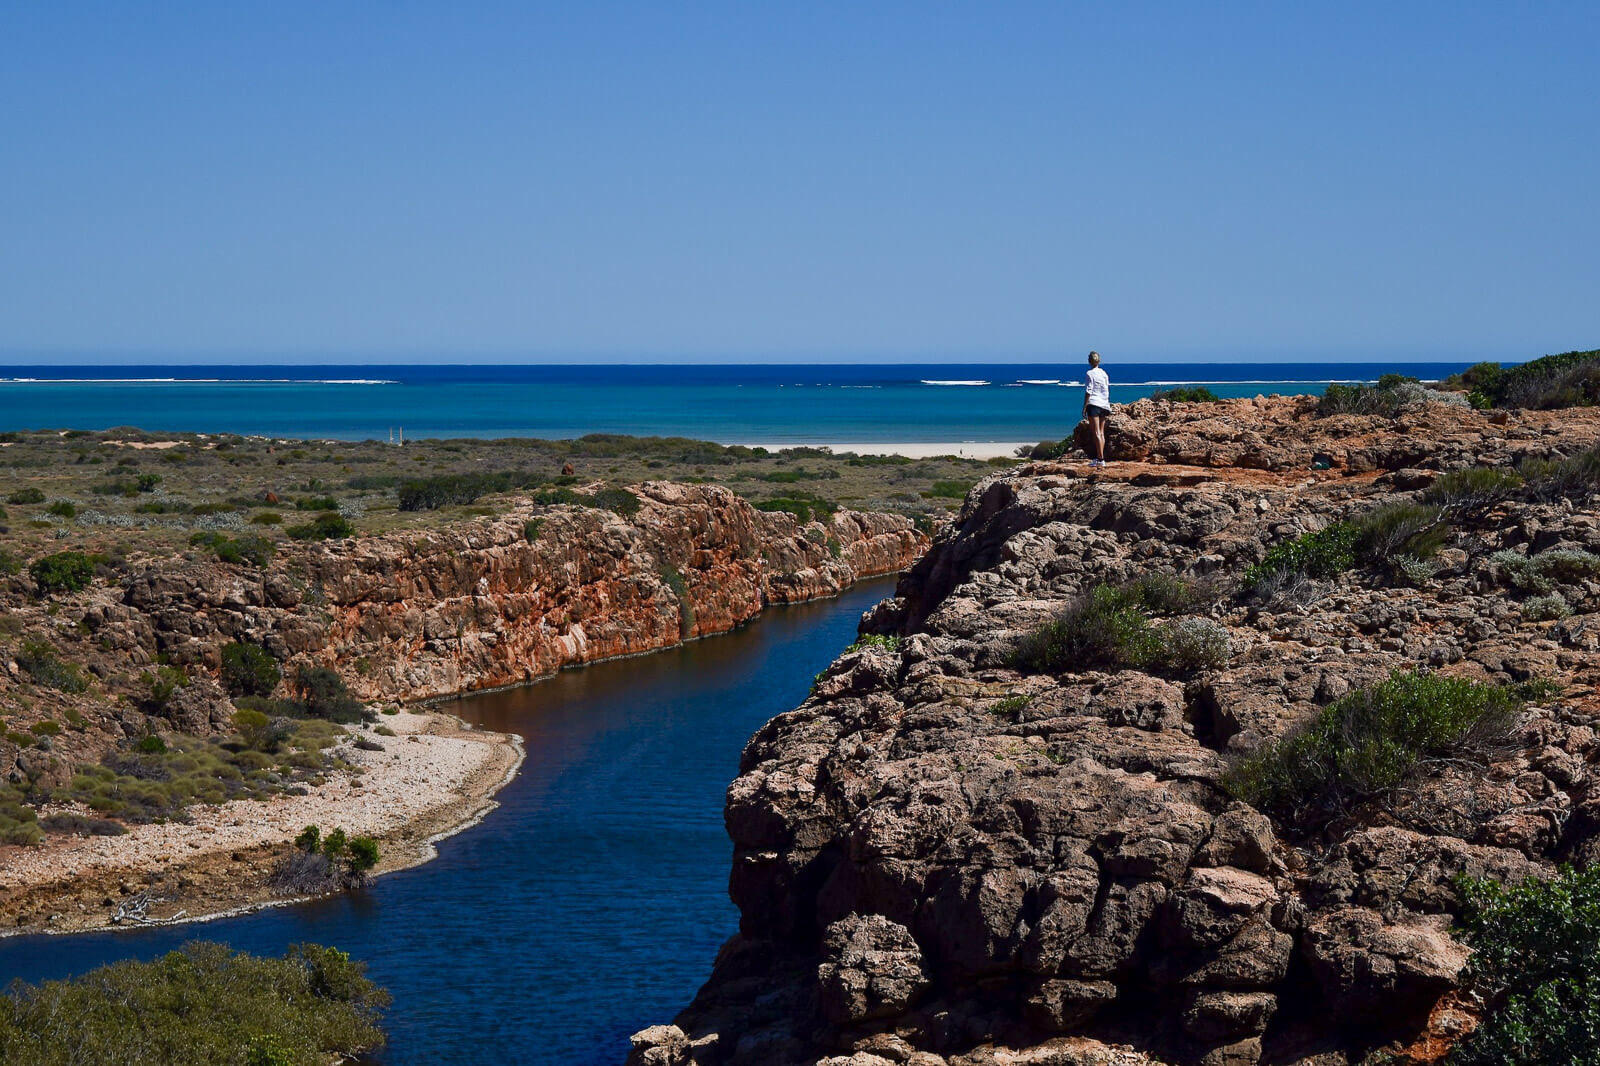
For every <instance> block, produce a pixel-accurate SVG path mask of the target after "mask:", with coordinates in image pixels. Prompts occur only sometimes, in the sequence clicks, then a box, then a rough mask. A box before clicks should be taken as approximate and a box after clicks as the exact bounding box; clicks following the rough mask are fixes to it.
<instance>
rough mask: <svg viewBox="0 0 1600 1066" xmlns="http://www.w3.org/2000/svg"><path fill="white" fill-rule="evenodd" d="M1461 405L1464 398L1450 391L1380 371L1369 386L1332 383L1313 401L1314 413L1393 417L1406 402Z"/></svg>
mask: <svg viewBox="0 0 1600 1066" xmlns="http://www.w3.org/2000/svg"><path fill="white" fill-rule="evenodd" d="M1419 401H1428V402H1432V403H1450V404H1458V405H1460V404H1465V403H1466V402H1467V401H1466V400H1465V399H1463V398H1462V397H1461V396H1459V395H1457V394H1456V393H1453V392H1437V391H1435V390H1433V389H1430V388H1428V387H1427V386H1425V385H1423V384H1422V383H1421V382H1419V381H1418V380H1417V379H1416V378H1412V377H1406V376H1404V375H1401V374H1384V375H1383V376H1382V377H1380V378H1379V379H1378V380H1377V382H1376V383H1375V384H1372V385H1346V384H1342V383H1337V382H1336V383H1334V384H1332V385H1329V386H1328V388H1327V389H1326V390H1325V391H1324V392H1323V394H1322V399H1321V400H1319V401H1318V402H1317V414H1318V415H1319V416H1327V415H1382V416H1384V417H1387V418H1393V417H1394V416H1395V415H1397V414H1399V413H1400V408H1401V407H1403V406H1405V405H1406V404H1408V403H1417V402H1419Z"/></svg>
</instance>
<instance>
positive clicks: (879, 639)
mask: <svg viewBox="0 0 1600 1066" xmlns="http://www.w3.org/2000/svg"><path fill="white" fill-rule="evenodd" d="M864 648H883V649H884V650H885V651H898V650H899V649H900V638H899V637H897V636H893V635H891V634H886V633H867V634H865V635H863V636H860V637H857V638H856V641H855V643H854V644H851V645H850V646H849V647H848V648H846V649H845V650H844V654H845V655H849V654H850V653H851V652H853V651H861V650H862V649H864Z"/></svg>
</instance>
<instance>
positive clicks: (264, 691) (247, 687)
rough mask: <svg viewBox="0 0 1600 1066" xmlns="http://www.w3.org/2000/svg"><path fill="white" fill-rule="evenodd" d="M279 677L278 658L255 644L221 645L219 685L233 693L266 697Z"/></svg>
mask: <svg viewBox="0 0 1600 1066" xmlns="http://www.w3.org/2000/svg"><path fill="white" fill-rule="evenodd" d="M282 678H283V671H282V670H280V669H279V668H278V660H277V659H274V658H273V657H272V653H271V652H269V651H267V650H266V649H265V648H262V647H260V646H258V645H255V644H247V643H244V642H243V641H236V642H234V643H231V644H224V645H223V646H222V687H223V688H225V689H227V690H228V692H229V693H230V694H232V695H234V696H270V695H271V694H272V690H273V689H275V688H277V687H278V682H279V681H280V680H282Z"/></svg>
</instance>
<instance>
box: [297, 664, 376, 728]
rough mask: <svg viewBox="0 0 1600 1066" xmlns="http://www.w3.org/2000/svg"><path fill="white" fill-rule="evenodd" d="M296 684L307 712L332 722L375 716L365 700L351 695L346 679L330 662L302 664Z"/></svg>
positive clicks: (302, 704) (314, 716)
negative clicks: (314, 664)
mask: <svg viewBox="0 0 1600 1066" xmlns="http://www.w3.org/2000/svg"><path fill="white" fill-rule="evenodd" d="M294 683H295V688H296V689H298V690H299V693H300V701H299V702H300V705H301V707H302V708H303V709H304V712H305V714H306V715H307V716H309V717H311V718H323V719H326V720H328V721H330V722H358V721H362V720H364V719H367V718H371V717H372V715H371V713H370V712H369V711H368V710H367V709H366V707H365V706H363V705H362V703H361V701H359V700H357V699H355V698H353V697H352V696H351V695H350V690H349V688H347V687H346V686H345V683H344V679H343V678H342V677H340V676H339V675H338V673H337V672H335V671H334V670H332V669H330V668H329V667H326V666H302V667H301V668H300V669H299V671H298V672H296V674H295V679H294Z"/></svg>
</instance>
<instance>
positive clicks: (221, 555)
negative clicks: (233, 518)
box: [189, 530, 278, 567]
mask: <svg viewBox="0 0 1600 1066" xmlns="http://www.w3.org/2000/svg"><path fill="white" fill-rule="evenodd" d="M189 543H190V544H192V545H197V546H204V547H207V548H210V549H211V550H212V551H213V552H215V553H216V555H217V558H218V560H220V561H222V562H224V563H233V564H235V565H240V566H255V567H262V566H266V565H267V564H268V563H270V562H271V561H272V557H273V556H274V555H276V554H277V552H278V546H277V545H276V544H274V543H272V541H271V540H270V539H269V538H267V537H262V536H257V535H254V534H248V533H247V534H245V535H244V536H242V537H238V538H234V537H230V536H227V535H226V534H223V533H218V532H216V531H214V530H205V531H203V532H200V533H195V534H192V535H191V536H190V537H189Z"/></svg>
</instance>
